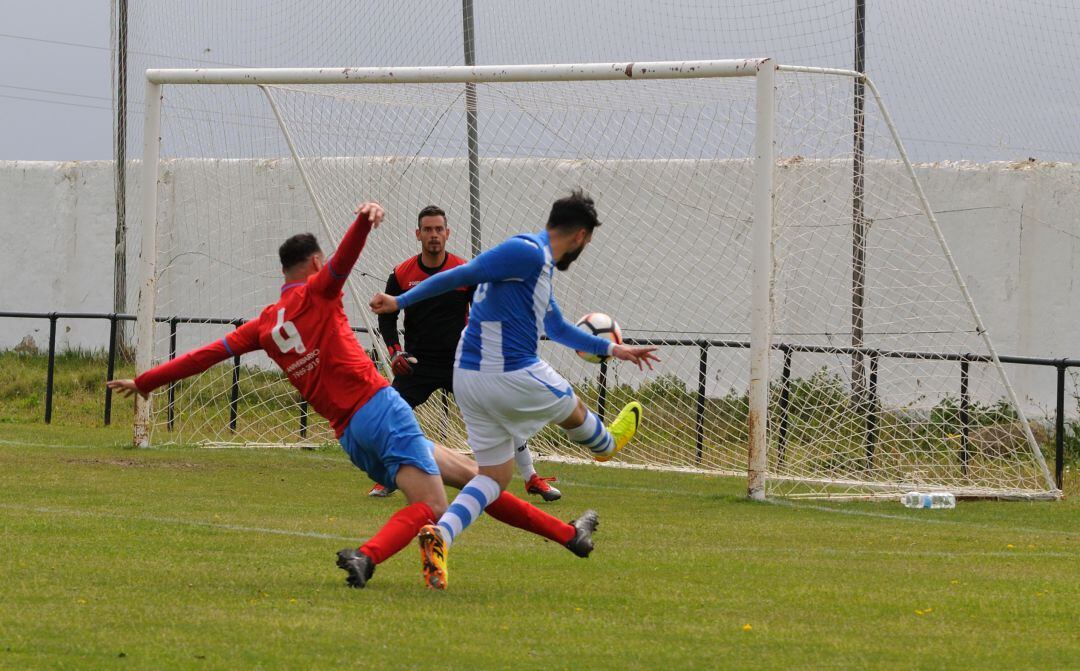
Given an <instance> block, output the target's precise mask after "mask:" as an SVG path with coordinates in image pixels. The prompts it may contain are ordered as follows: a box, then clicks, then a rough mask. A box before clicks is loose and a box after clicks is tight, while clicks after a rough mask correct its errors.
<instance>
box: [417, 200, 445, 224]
mask: <svg viewBox="0 0 1080 671" xmlns="http://www.w3.org/2000/svg"><path fill="white" fill-rule="evenodd" d="M424 217H442V220H443V223H444V224H445V223H446V213H445V212H443V209H442V208H441V207H439V206H438V205H428V206H427V207H425V208H424V209H422V210H420V214H418V215H416V227H417V228H420V220H421V219H423V218H424Z"/></svg>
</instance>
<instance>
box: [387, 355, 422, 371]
mask: <svg viewBox="0 0 1080 671" xmlns="http://www.w3.org/2000/svg"><path fill="white" fill-rule="evenodd" d="M415 363H416V357H414V356H413V355H411V354H409V353H408V352H403V351H398V352H396V353H395V354H394V356H392V357H390V369H391V370H393V371H394V375H412V367H413V364H415Z"/></svg>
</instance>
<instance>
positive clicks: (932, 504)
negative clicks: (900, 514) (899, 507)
mask: <svg viewBox="0 0 1080 671" xmlns="http://www.w3.org/2000/svg"><path fill="white" fill-rule="evenodd" d="M900 502H901V503H903V504H904V505H905V506H907V507H908V508H955V507H956V497H955V496H953V495H952V494H950V493H949V492H908V493H907V494H904V496H903V498H901V499H900Z"/></svg>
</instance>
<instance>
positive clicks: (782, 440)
mask: <svg viewBox="0 0 1080 671" xmlns="http://www.w3.org/2000/svg"><path fill="white" fill-rule="evenodd" d="M781 349H782V350H783V352H784V367H783V370H782V371H781V372H780V401H779V408H777V412H778V413H779V415H780V426H778V427H777V429H776V464H777V467H780V466H783V465H784V453H785V452H786V451H787V434H788V421H789V419H788V406H789V405H790V404H791V348H789V347H781Z"/></svg>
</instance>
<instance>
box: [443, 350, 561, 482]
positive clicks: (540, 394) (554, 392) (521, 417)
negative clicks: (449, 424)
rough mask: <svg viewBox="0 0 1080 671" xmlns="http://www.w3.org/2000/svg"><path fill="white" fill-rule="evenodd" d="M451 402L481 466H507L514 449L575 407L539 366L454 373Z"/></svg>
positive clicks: (557, 377)
mask: <svg viewBox="0 0 1080 671" xmlns="http://www.w3.org/2000/svg"><path fill="white" fill-rule="evenodd" d="M454 398H455V399H456V400H457V404H458V408H460V409H461V417H462V418H463V419H464V420H465V428H466V430H467V432H468V434H469V447H470V448H472V451H473V454H474V455H475V456H476V463H477V464H479V465H481V466H497V465H499V464H504V463H506V462H507V461H510V460H511V459H513V458H514V449H515V448H516V447H517V446H518V445H521V444H522V443H524V442H525V441H526V440H528V439H529V438H532V437H533V436H535V435H536V434H537V433H539V432H540V429H542V428H544V427H545V426H546V425H548V424H552V423H558V422H561V421H563V420H564V419H566V418H567V417H569V416H570V413H572V412H573V411H574V408H576V407H577V396H575V395H574V388H573V387H571V386H570V383H569V382H567V381H566V379H565V378H563V376H562V375H559V374H558V373H557V372H555V369H554V368H552V367H551V366H549V365H548V364H547V363H545V362H543V361H541V362H539V363H535V364H533V365H531V366H529V367H527V368H521V369H519V370H515V371H511V372H509V373H485V372H481V371H475V370H462V369H461V368H454Z"/></svg>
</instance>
